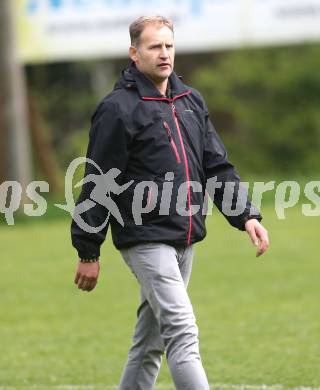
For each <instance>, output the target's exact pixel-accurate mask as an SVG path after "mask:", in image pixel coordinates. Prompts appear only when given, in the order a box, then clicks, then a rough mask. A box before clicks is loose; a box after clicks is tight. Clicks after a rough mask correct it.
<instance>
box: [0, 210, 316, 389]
mask: <svg viewBox="0 0 320 390" xmlns="http://www.w3.org/2000/svg"><path fill="white" fill-rule="evenodd" d="M263 214H264V216H265V218H264V223H265V226H266V227H267V228H268V229H269V231H270V238H271V247H270V250H269V252H268V253H267V254H265V255H264V256H262V257H261V258H260V259H256V258H255V256H254V253H255V248H254V247H253V246H252V245H251V243H250V241H249V239H248V237H247V236H246V234H245V233H242V232H239V231H237V230H235V229H232V228H231V227H229V226H228V225H227V223H226V222H225V221H224V220H223V218H222V217H221V216H219V215H218V214H217V212H215V213H214V216H212V217H208V219H207V227H208V236H207V239H206V240H205V241H204V242H202V243H200V244H198V245H196V255H195V263H194V269H193V274H192V279H191V282H190V289H189V291H190V296H191V300H192V302H193V306H194V310H195V313H196V316H197V321H198V326H199V329H200V347H201V351H202V358H203V362H204V366H205V368H206V371H207V375H208V378H209V381H210V382H211V383H230V384H241V383H246V384H268V385H272V384H282V385H283V386H284V388H293V387H299V386H310V387H311V386H314V387H315V386H320V370H319V367H320V343H319V339H320V316H319V314H320V310H319V302H320V289H319V274H320V262H319V227H320V220H319V218H310V217H303V216H302V215H301V208H300V207H298V206H297V207H295V208H294V209H292V210H291V211H290V212H288V216H287V219H285V220H282V221H279V220H277V218H276V216H275V212H274V211H273V210H272V208H271V206H270V205H269V206H267V207H266V208H265V210H264V213H263ZM0 245H1V282H0V352H1V353H0V386H15V387H18V388H23V387H28V386H32V385H37V389H38V388H42V387H43V388H46V386H48V385H49V386H52V385H59V384H79V385H81V384H82V385H85V384H93V385H97V386H96V388H97V389H98V388H99V389H100V388H101V389H102V388H103V385H113V384H117V383H118V381H119V377H120V375H121V371H122V367H123V364H124V362H125V360H126V354H127V350H128V348H129V345H130V339H131V334H132V330H133V326H134V323H135V310H136V307H137V305H138V286H137V283H136V281H135V279H134V277H133V276H132V275H131V274H130V272H129V270H128V269H127V267H126V265H125V264H124V262H123V260H122V259H121V258H120V256H119V254H118V252H117V251H116V250H115V249H114V248H113V247H112V244H111V242H110V238H109V239H108V240H107V242H106V243H105V244H104V246H103V256H102V261H101V265H102V269H101V277H100V281H99V284H98V286H97V287H96V289H95V290H94V291H93V292H91V293H85V292H82V291H80V290H78V289H77V288H76V287H75V285H74V284H73V275H74V270H75V265H76V253H75V251H74V250H73V248H72V247H71V244H70V239H69V222H68V221H67V220H60V221H59V220H52V221H42V222H39V223H32V224H26V223H24V224H21V225H19V224H18V225H16V226H14V227H8V226H4V225H2V226H1V227H0ZM158 383H159V384H168V385H169V384H170V383H171V380H170V377H169V374H168V370H167V367H166V364H165V363H164V365H163V367H162V371H161V373H160V376H159V380H158Z"/></svg>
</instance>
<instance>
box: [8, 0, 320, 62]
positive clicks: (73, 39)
mask: <svg viewBox="0 0 320 390" xmlns="http://www.w3.org/2000/svg"><path fill="white" fill-rule="evenodd" d="M14 1H15V8H16V22H17V30H18V44H19V55H20V58H21V60H22V61H23V62H25V63H36V62H47V61H60V60H72V59H86V58H97V57H100V58H102V57H122V56H126V55H127V52H128V46H129V44H130V41H129V33H128V27H129V24H130V23H131V21H132V20H134V19H135V18H137V17H138V16H141V15H151V14H157V15H165V16H168V17H170V18H172V19H173V20H174V23H175V38H176V47H177V50H178V51H179V52H195V51H204V50H206V51H207V50H215V49H221V48H230V47H239V46H249V45H264V44H285V43H296V42H303V41H310V40H319V39H320V0H170V1H169V0H14Z"/></svg>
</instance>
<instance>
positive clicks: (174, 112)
mask: <svg viewBox="0 0 320 390" xmlns="http://www.w3.org/2000/svg"><path fill="white" fill-rule="evenodd" d="M171 107H172V115H173V119H174V122H175V124H176V127H177V130H178V134H179V140H180V145H181V149H182V154H183V159H184V164H185V167H186V176H187V185H188V208H189V232H188V244H189V245H190V243H191V232H192V211H191V186H190V171H189V162H188V158H187V153H186V150H185V147H184V143H183V139H182V135H181V129H180V125H179V121H178V117H177V112H176V108H175V106H174V104H173V102H172V103H171Z"/></svg>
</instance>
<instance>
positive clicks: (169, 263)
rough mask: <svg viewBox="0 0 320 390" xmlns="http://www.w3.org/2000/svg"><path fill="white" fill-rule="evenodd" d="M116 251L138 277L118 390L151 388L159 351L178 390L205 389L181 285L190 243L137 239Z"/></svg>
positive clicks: (187, 275)
mask: <svg viewBox="0 0 320 390" xmlns="http://www.w3.org/2000/svg"><path fill="white" fill-rule="evenodd" d="M121 254H122V257H123V258H124V260H125V262H126V263H127V265H128V266H129V267H130V269H131V271H132V272H133V273H134V275H135V276H136V278H137V279H138V282H139V284H140V287H141V304H140V306H139V309H138V320H137V324H136V328H135V333H134V336H133V345H132V347H131V349H130V351H129V354H128V361H127V363H126V366H125V368H124V371H123V374H122V379H121V382H120V386H119V390H152V389H154V385H155V382H156V379H157V375H158V373H159V370H160V365H161V360H162V355H163V353H164V352H166V357H167V362H168V366H169V369H170V373H171V376H172V379H173V381H174V384H175V386H176V389H177V390H208V389H209V384H208V381H207V378H206V374H205V372H204V369H203V367H202V363H201V359H200V354H199V341H198V328H197V325H196V321H195V316H194V314H193V309H192V306H191V303H190V300H189V297H188V294H187V290H186V287H187V285H188V282H189V278H190V274H191V269H192V260H193V248H192V246H189V247H180V248H174V247H172V246H169V245H166V244H158V243H150V244H139V245H136V246H134V247H131V248H129V249H124V250H121Z"/></svg>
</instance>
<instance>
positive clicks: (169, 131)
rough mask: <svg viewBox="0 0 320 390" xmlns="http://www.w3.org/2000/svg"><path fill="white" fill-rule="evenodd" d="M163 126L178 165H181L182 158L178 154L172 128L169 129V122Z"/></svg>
mask: <svg viewBox="0 0 320 390" xmlns="http://www.w3.org/2000/svg"><path fill="white" fill-rule="evenodd" d="M163 126H164V127H165V129H166V130H167V134H168V139H169V142H170V145H171V147H172V150H173V153H174V154H175V156H176V160H177V163H178V164H180V163H181V158H180V155H179V152H178V148H177V145H176V143H175V142H174V140H173V138H172V134H171V129H170V127H169V125H168V123H167V122H163Z"/></svg>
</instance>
